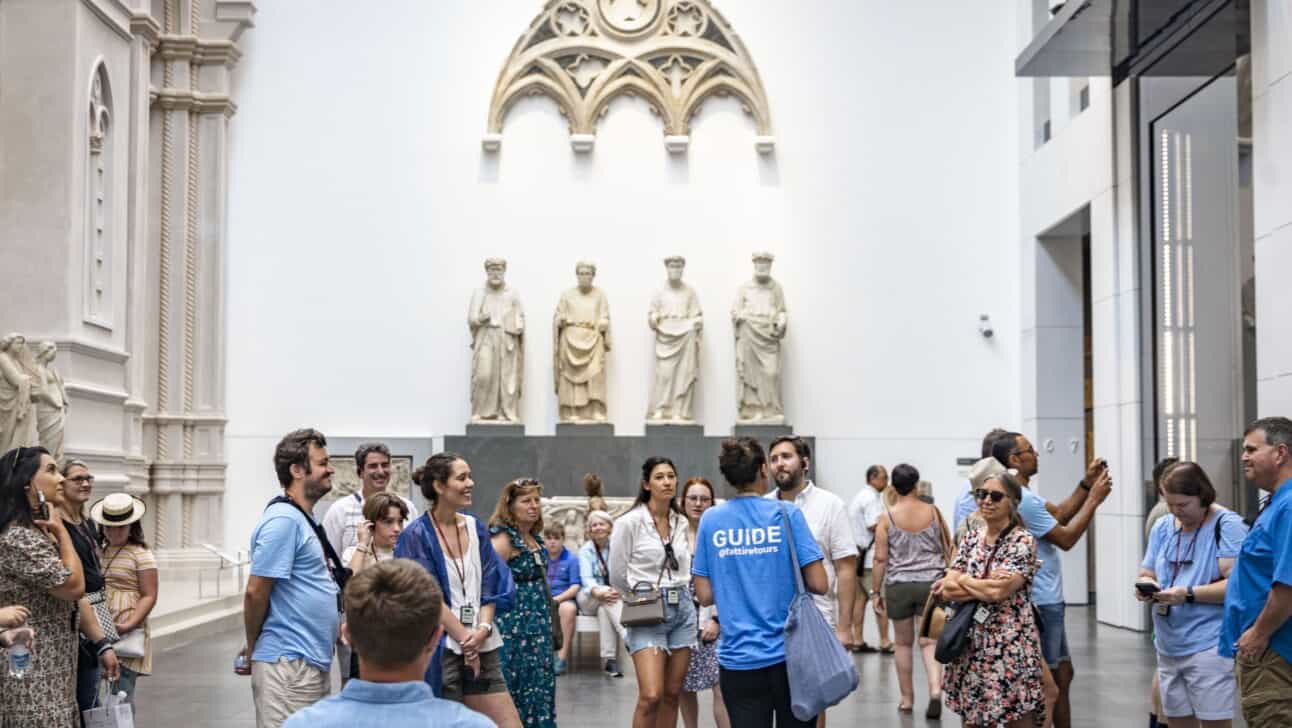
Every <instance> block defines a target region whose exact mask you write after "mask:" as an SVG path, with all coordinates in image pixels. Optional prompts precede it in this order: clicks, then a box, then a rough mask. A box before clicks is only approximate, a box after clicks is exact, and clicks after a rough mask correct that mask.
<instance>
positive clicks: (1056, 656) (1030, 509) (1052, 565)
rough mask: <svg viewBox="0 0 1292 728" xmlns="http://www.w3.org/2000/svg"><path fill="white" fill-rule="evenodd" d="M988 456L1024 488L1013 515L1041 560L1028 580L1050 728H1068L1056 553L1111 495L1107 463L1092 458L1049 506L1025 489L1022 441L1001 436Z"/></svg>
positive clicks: (1027, 467)
mask: <svg viewBox="0 0 1292 728" xmlns="http://www.w3.org/2000/svg"><path fill="white" fill-rule="evenodd" d="M991 454H992V457H994V458H996V460H998V461H999V462H1000V464H1001V465H1004V466H1005V467H1006V468H1008V469H1010V470H1013V471H1014V472H1015V475H1016V476H1017V478H1018V481H1019V483H1020V484H1021V485H1022V486H1023V502H1022V503H1020V504H1019V507H1018V514H1019V516H1021V517H1022V519H1023V525H1024V526H1026V527H1027V530H1028V532H1029V533H1031V534H1032V536H1033V537H1034V538H1035V539H1036V556H1037V558H1038V559H1040V561H1041V568H1040V569H1039V570H1038V571H1037V572H1036V577H1035V578H1034V579H1033V581H1032V603H1033V604H1035V605H1036V608H1037V611H1038V612H1039V613H1040V616H1041V624H1040V627H1041V628H1042V634H1041V652H1042V654H1043V655H1044V657H1045V662H1046V666H1047V667H1048V669H1049V672H1050V673H1052V675H1053V680H1054V683H1055V685H1056V686H1057V687H1058V689H1059V697H1058V701H1057V702H1056V703H1055V704H1054V726H1055V728H1071V725H1072V709H1071V705H1070V702H1069V699H1068V694H1069V690H1070V688H1071V686H1072V678H1073V675H1074V671H1073V669H1072V653H1071V651H1070V650H1069V649H1068V636H1067V632H1066V630H1065V628H1064V609H1065V605H1064V603H1063V566H1062V564H1060V563H1059V549H1062V550H1064V551H1068V550H1071V549H1072V547H1073V546H1075V545H1077V542H1078V541H1080V540H1081V537H1082V536H1083V535H1085V532H1086V529H1087V528H1089V527H1090V523H1091V521H1093V520H1094V517H1095V510H1096V509H1097V508H1098V507H1099V505H1100V504H1101V503H1103V502H1104V500H1105V499H1106V498H1108V494H1109V493H1111V492H1112V487H1113V483H1112V477H1111V476H1110V475H1109V472H1108V464H1107V463H1105V462H1104V461H1103V460H1101V459H1099V458H1096V459H1095V460H1094V461H1092V462H1091V463H1090V467H1089V468H1088V469H1087V470H1086V477H1084V478H1082V479H1081V481H1080V482H1079V483H1077V487H1076V488H1074V489H1073V491H1072V494H1071V495H1069V496H1068V497H1067V498H1066V499H1065V500H1064V501H1063V502H1062V503H1058V504H1054V503H1050V502H1049V501H1047V500H1045V499H1044V498H1042V497H1041V496H1039V495H1037V494H1036V493H1035V492H1033V491H1032V489H1031V488H1030V487H1029V486H1030V484H1031V481H1032V478H1033V477H1034V476H1035V475H1036V473H1037V471H1038V470H1039V469H1040V468H1039V463H1038V457H1037V454H1036V448H1034V447H1032V443H1031V442H1029V441H1028V439H1027V438H1026V437H1024V436H1022V435H1020V434H1019V433H1017V432H1010V433H1006V434H1004V435H1001V436H1000V437H998V438H996V442H994V443H992V448H991Z"/></svg>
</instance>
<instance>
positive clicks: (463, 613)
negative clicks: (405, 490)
mask: <svg viewBox="0 0 1292 728" xmlns="http://www.w3.org/2000/svg"><path fill="white" fill-rule="evenodd" d="M413 479H414V481H416V482H417V484H418V485H419V486H420V487H421V489H422V496H423V497H424V498H426V500H427V502H428V503H430V508H428V509H427V510H426V513H424V514H422V517H421V518H418V519H417V520H415V521H413V522H412V523H411V524H409V526H408V528H407V529H405V530H404V532H403V534H401V535H400V537H399V541H398V543H397V544H396V545H395V556H396V557H397V558H410V559H413V560H414V561H416V562H418V563H420V564H421V565H422V567H423V568H425V569H426V570H427V571H428V572H430V574H431V575H432V576H434V577H435V578H436V580H438V581H439V583H440V590H441V591H442V592H443V593H444V606H443V608H442V609H441V610H440V620H441V624H443V626H444V632H445V637H444V642H443V644H442V646H441V648H440V649H439V650H438V652H439V653H440V654H439V655H436V656H435V657H432V658H431V662H430V665H429V666H428V667H427V670H426V681H427V682H428V683H430V686H431V689H432V691H434V692H435V693H436V694H437V695H443V697H445V698H448V699H449V700H454V701H457V702H459V703H463V704H465V705H466V706H467V707H468V708H471V709H472V710H475V711H477V712H480V713H484V714H485V715H486V716H488V717H489V719H490V720H492V721H493V722H494V723H497V724H498V726H499V727H500V728H519V727H520V725H521V723H520V718H519V716H517V714H516V706H515V705H514V704H513V703H512V699H511V696H510V695H509V694H508V692H507V682H506V681H505V680H504V679H503V673H502V664H501V661H500V650H501V648H502V635H501V631H500V630H499V629H497V628H496V627H495V626H494V619H495V613H496V611H497V609H498V606H499V604H500V603H502V604H503V605H504V606H506V605H508V604H510V601H511V599H512V596H513V594H512V592H513V590H514V586H513V584H512V581H511V574H510V572H508V570H507V569H506V567H505V566H503V562H502V561H501V559H499V557H498V554H497V553H496V552H495V551H494V548H493V543H492V542H491V541H490V539H489V533H488V531H487V529H486V528H485V525H484V524H483V523H481V522H480V521H479V519H477V518H476V517H475V516H473V515H471V514H470V513H467V512H465V511H466V509H468V508H470V507H471V498H472V493H473V491H474V490H475V481H474V480H472V479H471V466H470V465H468V464H467V461H466V460H464V459H463V458H462V456H461V455H457V454H455V453H450V452H442V453H437V454H435V455H432V456H431V457H430V458H428V459H427V461H426V464H425V465H423V466H422V467H420V468H418V469H417V472H415V473H414V474H413Z"/></svg>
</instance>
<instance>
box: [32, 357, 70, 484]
mask: <svg viewBox="0 0 1292 728" xmlns="http://www.w3.org/2000/svg"><path fill="white" fill-rule="evenodd" d="M57 355H58V345H57V344H55V343H54V342H52V341H44V342H41V344H40V346H38V347H37V348H36V374H37V378H35V379H33V380H32V388H31V399H32V401H33V402H35V404H36V432H37V435H38V436H39V439H40V446H41V447H43V448H45V449H46V450H49V454H50V455H53V456H54V459H55V460H57V461H59V462H62V461H63V432H64V428H65V426H66V424H67V388H66V387H64V386H63V377H62V376H61V375H59V373H58V372H57V371H56V370H55V369H54V357H55V356H57Z"/></svg>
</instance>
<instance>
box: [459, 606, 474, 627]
mask: <svg viewBox="0 0 1292 728" xmlns="http://www.w3.org/2000/svg"><path fill="white" fill-rule="evenodd" d="M458 619H459V620H460V621H461V622H462V626H463V627H474V626H476V608H475V607H474V606H473V605H470V604H463V605H462V608H461V609H459V610H458Z"/></svg>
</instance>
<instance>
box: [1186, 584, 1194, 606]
mask: <svg viewBox="0 0 1292 728" xmlns="http://www.w3.org/2000/svg"><path fill="white" fill-rule="evenodd" d="M1196 599H1197V597H1195V596H1194V595H1193V587H1189V588H1188V589H1185V590H1184V601H1186V602H1188V603H1189V604H1193V603H1194V601H1195V600H1196Z"/></svg>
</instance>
